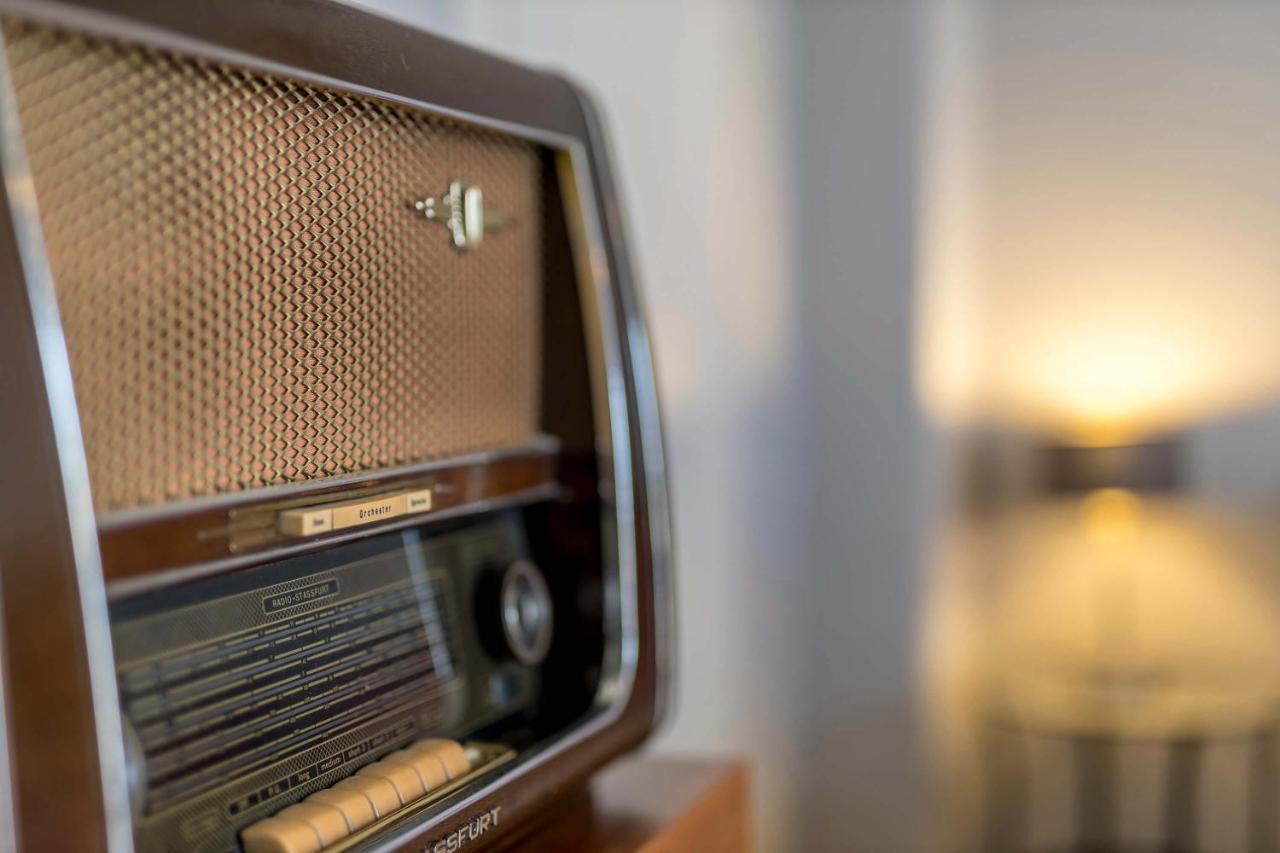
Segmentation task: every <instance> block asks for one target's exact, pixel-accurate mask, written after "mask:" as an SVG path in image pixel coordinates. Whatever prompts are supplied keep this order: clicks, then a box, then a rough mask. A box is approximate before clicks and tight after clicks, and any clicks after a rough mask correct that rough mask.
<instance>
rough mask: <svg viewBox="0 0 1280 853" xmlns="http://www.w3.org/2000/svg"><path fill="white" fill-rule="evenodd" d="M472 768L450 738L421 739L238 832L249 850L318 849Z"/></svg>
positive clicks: (302, 852)
mask: <svg viewBox="0 0 1280 853" xmlns="http://www.w3.org/2000/svg"><path fill="white" fill-rule="evenodd" d="M469 772H471V761H470V759H468V758H467V753H466V750H464V749H463V748H462V746H461V745H460V744H458V743H457V742H456V741H452V740H440V739H430V740H422V741H418V742H417V743H415V744H413V745H412V746H409V747H407V748H406V749H402V750H400V751H399V752H393V753H392V754H391V755H388V756H386V757H385V758H383V759H382V760H381V761H377V762H374V763H373V764H370V765H368V766H367V767H364V768H361V770H360V771H359V772H358V773H356V775H354V776H351V777H349V778H347V779H343V780H342V781H341V782H339V783H337V784H336V785H334V786H333V787H331V788H328V789H326V790H323V791H317V792H316V793H314V794H312V795H311V796H309V797H307V798H306V799H305V800H303V801H302V802H300V803H298V804H297V805H292V806H289V807H288V808H286V809H284V810H282V811H280V812H279V813H277V814H276V815H275V816H274V817H269V818H267V819H265V820H260V821H258V822H257V823H255V824H253V825H252V826H250V827H248V828H247V829H245V831H244V832H242V833H241V834H240V840H241V841H242V842H243V843H244V850H245V853H316V851H318V850H322V849H324V848H325V847H328V846H329V845H330V844H334V843H336V842H338V841H341V840H342V839H343V838H346V837H347V836H348V835H350V834H351V833H353V832H355V831H356V830H358V829H361V828H363V827H365V826H368V825H369V824H371V823H373V822H374V821H375V820H377V819H378V818H381V817H385V816H387V815H390V814H392V813H394V812H395V811H396V810H397V809H399V808H401V807H402V806H406V805H408V804H409V803H412V802H413V801H414V800H417V799H419V798H421V797H423V796H425V795H426V794H427V793H428V792H430V791H432V790H434V789H436V788H439V787H441V786H442V785H444V784H446V783H447V782H450V781H452V780H453V779H458V778H460V777H462V776H465V775H466V774H467V773H469Z"/></svg>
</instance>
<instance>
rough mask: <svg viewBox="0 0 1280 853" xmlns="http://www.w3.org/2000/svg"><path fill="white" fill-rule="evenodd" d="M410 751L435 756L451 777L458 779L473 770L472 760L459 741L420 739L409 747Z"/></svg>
mask: <svg viewBox="0 0 1280 853" xmlns="http://www.w3.org/2000/svg"><path fill="white" fill-rule="evenodd" d="M409 751H410V752H413V753H419V754H424V753H425V754H429V755H433V756H435V757H436V758H437V759H439V761H440V763H441V764H443V765H444V769H445V772H446V773H448V775H449V778H450V779H457V778H458V777H459V776H465V775H467V774H468V773H470V772H471V761H470V759H468V758H467V751H466V750H465V749H463V748H462V744H460V743H458V742H457V741H454V740H444V739H442V738H429V739H427V740H420V741H418V742H417V743H415V744H414V745H413V746H411V747H409Z"/></svg>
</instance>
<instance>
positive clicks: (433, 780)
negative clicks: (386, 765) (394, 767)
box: [382, 749, 449, 791]
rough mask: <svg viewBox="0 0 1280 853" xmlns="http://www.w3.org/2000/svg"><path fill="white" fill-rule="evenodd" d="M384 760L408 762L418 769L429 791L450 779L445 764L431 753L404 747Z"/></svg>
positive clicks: (399, 762)
mask: <svg viewBox="0 0 1280 853" xmlns="http://www.w3.org/2000/svg"><path fill="white" fill-rule="evenodd" d="M382 760H383V761H390V762H392V763H395V764H407V765H409V766H410V767H412V768H413V769H414V770H416V771H418V777H419V778H420V779H422V784H423V785H425V786H426V788H427V790H428V791H433V790H435V789H436V788H439V787H440V786H441V785H443V784H444V783H445V782H448V781H449V774H448V772H447V771H446V770H445V767H444V764H443V763H441V762H440V760H439V759H438V758H436V757H435V756H434V755H431V754H430V753H426V752H421V751H414V750H412V749H402V750H400V751H399V752H393V753H391V754H390V755H388V756H387V757H386V758H384V759H382Z"/></svg>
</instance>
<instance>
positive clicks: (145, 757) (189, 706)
mask: <svg viewBox="0 0 1280 853" xmlns="http://www.w3.org/2000/svg"><path fill="white" fill-rule="evenodd" d="M529 558H530V555H529V552H528V545H527V543H526V542H525V536H524V532H523V528H522V522H521V519H520V516H519V515H518V514H514V513H509V514H506V515H502V516H498V517H490V518H484V519H480V520H478V521H474V522H472V523H469V524H466V525H463V526H462V527H460V528H458V529H455V530H452V531H449V532H445V533H442V534H439V535H434V536H423V534H422V532H421V531H419V530H418V529H416V528H411V529H408V530H404V531H400V532H395V533H389V534H384V535H382V536H378V537H374V538H372V539H368V540H365V541H362V542H359V543H356V544H352V545H347V546H342V547H338V548H334V549H331V550H328V551H324V552H321V553H318V554H313V555H308V556H305V557H300V558H295V559H291V560H284V561H281V562H275V563H270V564H268V565H265V566H260V567H257V568H252V569H247V570H244V571H240V572H236V573H234V574H230V575H223V576H219V577H215V578H210V579H207V580H203V581H196V582H194V583H189V584H185V585H181V586H177V587H172V588H168V589H164V590H160V591H157V592H153V593H149V594H144V595H140V596H134V597H132V598H129V599H125V600H124V601H121V602H118V603H117V604H115V605H114V606H113V607H112V609H111V620H112V629H111V633H112V641H113V645H114V649H115V655H116V665H117V674H118V680H119V686H120V701H121V712H122V716H123V718H124V720H125V725H126V727H127V729H128V731H129V734H130V737H129V742H130V744H131V753H132V754H131V755H130V761H131V768H132V771H133V772H132V773H131V778H132V782H133V784H132V787H133V790H132V792H131V794H132V800H133V807H134V813H135V820H136V829H135V841H136V844H137V847H138V849H140V850H155V851H163V850H176V849H201V850H223V849H233V848H234V845H235V841H236V837H237V834H238V833H239V831H240V830H241V829H242V828H243V827H245V826H247V825H248V824H251V823H253V822H255V821H256V820H258V819H261V818H263V817H266V816H268V815H271V814H274V813H276V812H278V811H280V810H281V809H282V808H284V807H286V806H288V805H290V804H291V803H293V802H297V801H299V800H301V799H303V798H304V797H305V796H306V795H308V794H311V793H313V792H315V791H317V790H320V789H322V788H326V787H329V786H331V785H332V784H333V783H334V782H336V781H338V780H340V779H343V778H346V777H348V776H350V775H352V774H353V773H355V772H356V770H358V769H359V768H360V767H361V766H363V765H365V764H368V763H370V762H372V761H374V760H376V759H377V758H379V757H381V756H382V755H384V754H386V753H388V752H391V751H392V750H394V749H397V748H399V747H402V746H404V745H405V744H406V743H409V742H411V741H415V740H418V739H421V738H425V737H449V738H457V739H461V738H464V737H468V736H470V735H471V734H473V733H474V732H476V731H478V730H480V729H482V728H484V727H486V726H488V727H492V726H493V724H494V723H495V722H498V721H500V720H501V719H502V718H503V717H504V716H510V715H513V714H516V715H518V714H519V713H520V712H522V711H525V712H527V711H529V710H530V709H531V708H532V706H533V704H534V703H535V701H536V698H537V691H538V686H539V674H538V671H537V668H536V667H532V666H526V665H523V664H520V663H518V662H516V661H515V660H511V659H504V657H503V656H502V655H497V654H494V653H493V652H492V651H491V648H492V647H491V646H486V643H485V638H483V637H482V636H481V635H480V633H479V632H480V630H481V629H480V628H478V627H477V626H480V625H483V624H485V623H486V622H487V621H488V618H487V617H488V616H489V614H481V613H478V612H477V611H478V610H479V609H480V608H486V607H490V606H493V607H496V606H499V602H497V601H496V600H492V599H490V598H488V597H486V596H485V595H484V592H483V590H484V587H485V585H486V582H487V581H488V580H489V578H490V577H491V576H494V575H495V574H498V573H500V572H501V570H502V568H503V567H506V566H510V565H513V564H518V565H520V566H528V565H531V563H530V562H529Z"/></svg>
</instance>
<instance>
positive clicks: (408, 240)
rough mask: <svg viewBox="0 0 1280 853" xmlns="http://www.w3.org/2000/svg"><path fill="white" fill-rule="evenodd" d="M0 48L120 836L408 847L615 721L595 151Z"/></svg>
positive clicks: (16, 44)
mask: <svg viewBox="0 0 1280 853" xmlns="http://www.w3.org/2000/svg"><path fill="white" fill-rule="evenodd" d="M0 41H2V43H3V60H4V87H5V99H6V105H5V106H6V111H7V112H6V116H7V117H6V121H8V122H10V123H11V124H12V125H13V126H15V127H16V128H17V129H18V132H19V136H20V139H21V151H22V156H23V163H24V164H25V168H26V170H27V172H26V174H27V176H28V177H29V181H30V189H31V190H32V191H33V193H34V198H35V206H34V209H33V211H34V219H35V220H36V221H35V222H34V223H33V225H34V226H36V227H38V231H39V234H40V237H41V241H42V243H41V245H42V248H43V251H44V253H45V257H46V259H47V264H48V272H49V279H50V282H51V287H52V293H53V295H54V296H55V297H56V303H57V308H58V313H59V315H60V321H61V325H62V334H63V340H64V342H65V347H66V356H67V361H68V362H69V367H70V376H71V380H72V384H73V386H74V399H75V406H76V411H77V412H78V427H79V434H80V435H81V436H82V438H83V443H84V458H85V461H86V462H87V468H88V484H89V486H90V493H91V495H92V507H93V511H94V519H95V523H96V525H97V533H98V545H99V548H100V555H101V573H102V576H103V580H104V581H105V587H104V591H105V595H106V597H107V598H108V599H109V607H108V613H107V615H108V621H109V634H110V639H111V645H112V654H113V656H114V662H115V685H116V688H117V691H118V702H119V710H120V717H121V727H122V734H121V738H122V740H123V744H124V749H125V754H126V758H127V761H126V764H127V787H128V806H129V810H130V815H129V817H128V820H129V822H130V833H131V836H132V843H133V845H134V847H135V848H136V849H138V850H142V851H164V850H177V849H183V850H201V851H231V850H244V851H248V853H265V851H285V850H289V851H303V850H306V851H315V850H321V849H323V850H330V851H337V850H344V849H374V848H377V847H379V845H384V844H386V843H388V839H392V840H394V839H397V838H399V839H412V838H413V837H414V833H415V832H421V831H423V830H422V828H423V827H429V826H430V825H431V824H432V821H433V820H435V819H436V817H437V816H438V815H442V814H446V813H447V810H448V809H449V808H451V807H455V806H460V804H465V803H468V802H470V800H469V799H468V797H471V796H472V795H473V794H474V792H476V791H480V790H481V789H482V788H483V787H484V785H486V784H488V783H492V782H493V781H494V780H500V779H505V778H507V777H506V776H505V775H504V774H508V775H511V776H513V777H514V775H515V774H516V773H517V772H518V771H519V768H521V767H523V766H525V765H526V764H529V763H532V762H533V761H534V759H536V758H537V757H538V756H540V755H543V756H545V755H546V754H549V752H548V750H550V749H551V748H552V747H555V746H556V745H557V744H568V743H570V742H573V741H575V740H580V739H583V738H585V737H586V736H587V735H588V734H590V733H592V732H595V731H600V730H601V729H602V727H604V726H606V725H608V724H610V723H611V721H613V720H616V719H617V717H618V715H619V714H620V709H621V708H622V706H623V704H625V703H626V702H627V701H628V700H629V698H630V697H631V695H632V694H631V690H632V686H633V678H634V676H635V668H636V660H637V656H638V654H639V653H640V646H639V639H638V637H637V630H638V627H637V620H638V615H637V613H638V611H637V602H636V598H635V596H636V580H635V575H634V566H633V561H634V559H635V558H634V553H635V550H636V549H637V547H638V543H636V542H635V540H634V538H633V537H634V530H633V528H632V526H631V520H630V516H629V513H630V507H631V502H632V500H633V495H632V494H631V492H630V490H631V489H633V488H636V487H637V484H636V482H635V481H634V480H633V478H632V474H631V457H630V455H629V454H630V441H631V433H630V430H631V429H632V423H631V418H630V414H629V412H628V409H627V406H628V402H627V398H626V396H625V395H626V393H628V387H629V386H627V385H626V384H624V383H623V382H622V378H623V373H622V372H621V371H623V370H624V369H625V363H624V362H623V361H622V355H621V349H620V345H619V342H618V339H617V338H618V335H619V334H620V333H619V331H618V330H619V329H620V328H625V325H624V324H623V323H620V322H619V321H617V320H616V318H615V317H614V315H613V314H612V311H613V310H614V305H613V301H612V300H613V297H612V295H611V294H610V293H609V292H608V290H607V280H606V279H605V278H604V277H605V276H606V275H607V273H606V272H605V267H604V266H603V265H602V264H601V256H600V255H599V252H598V249H599V243H598V240H599V234H598V230H597V229H598V224H595V223H594V222H593V219H592V217H591V215H589V213H588V211H591V210H593V209H595V208H594V202H593V201H592V200H591V197H590V192H591V175H590V174H588V173H587V172H586V171H584V168H583V166H584V163H585V161H584V159H583V153H582V150H581V148H580V146H581V144H582V143H581V142H580V141H579V140H574V139H568V138H566V139H564V140H560V141H557V140H556V139H555V138H554V134H547V133H538V132H530V133H522V132H520V131H519V130H518V129H503V128H502V126H500V125H497V124H492V125H487V124H486V123H485V122H483V121H481V120H468V119H466V118H460V117H458V116H457V115H453V114H450V115H445V114H443V113H440V112H435V111H432V110H431V109H430V108H427V107H422V106H414V105H412V104H409V103H407V102H405V100H403V99H393V98H391V97H390V96H387V97H380V96H375V95H372V94H363V93H360V92H359V91H356V90H355V89H348V88H344V87H343V86H341V85H337V84H334V85H329V84H326V83H323V82H316V81H315V80H314V79H309V78H307V77H306V75H290V74H287V73H284V72H271V73H267V72H265V71H262V70H260V69H256V68H252V67H248V66H241V65H240V64H237V63H236V62H229V61H224V60H222V59H218V58H216V57H209V56H207V55H186V54H185V53H183V52H181V51H174V50H173V49H172V48H162V47H154V46H148V45H147V44H144V43H141V42H138V41H134V40H131V39H129V38H114V37H106V36H104V35H102V34H101V33H97V32H92V31H89V30H80V29H77V28H75V27H63V26H56V25H49V24H47V23H33V22H31V21H28V20H25V19H23V18H21V17H20V16H19V17H8V18H5V19H3V20H2V21H0ZM522 73H523V72H522ZM549 140H550V141H549ZM650 689H652V686H651V685H650ZM644 725H646V726H647V725H648V720H647V719H646V721H645V723H644ZM636 731H638V732H640V736H642V734H643V731H642V730H639V729H637V730H636ZM626 737H627V738H630V741H631V742H634V740H636V735H634V734H628V735H627V736H626ZM614 749H615V751H616V749H617V747H614ZM594 760H595V761H596V763H598V761H599V760H600V759H594ZM587 766H588V764H587V763H583V764H582V765H581V767H584V768H585V767H587ZM576 772H579V773H581V772H583V771H582V770H579V771H576ZM17 778H18V782H19V786H20V787H21V786H22V785H23V784H29V785H31V786H33V787H32V788H31V790H39V783H38V781H29V782H27V783H24V781H23V777H22V771H21V769H20V770H19V773H18V776H17ZM28 778H29V779H30V778H31V777H30V776H28ZM566 778H568V777H566ZM108 787H110V786H109V785H108ZM497 814H498V811H497V809H496V807H493V808H491V809H490V810H489V811H486V812H484V816H483V818H484V820H485V821H492V822H493V825H494V826H496V821H497V820H498V818H497ZM109 819H110V816H108V820H109ZM479 819H480V818H477V820H479ZM33 825H34V824H33ZM477 825H478V824H477ZM488 826H489V824H488V823H486V824H485V828H486V829H487V828H488ZM31 831H32V832H39V831H44V832H46V833H49V832H56V830H54V829H50V828H49V827H44V828H43V829H41V828H40V827H36V829H34V830H31ZM475 831H483V830H475ZM33 837H34V836H33ZM49 837H52V836H49ZM421 840H422V839H421V838H419V841H421ZM406 843H407V842H406Z"/></svg>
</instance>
